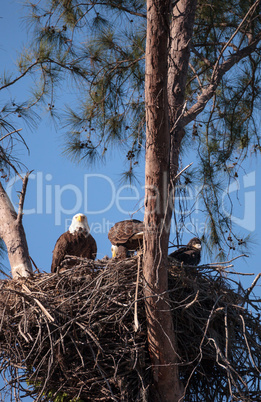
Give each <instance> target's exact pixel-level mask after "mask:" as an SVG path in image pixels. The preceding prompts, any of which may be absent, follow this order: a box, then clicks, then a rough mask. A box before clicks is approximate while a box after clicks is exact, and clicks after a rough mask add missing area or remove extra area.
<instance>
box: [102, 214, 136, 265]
mask: <svg viewBox="0 0 261 402" xmlns="http://www.w3.org/2000/svg"><path fill="white" fill-rule="evenodd" d="M143 232H144V223H143V222H141V221H139V220H137V219H129V220H126V221H120V222H117V223H115V225H114V226H113V227H112V228H111V229H110V230H109V233H108V238H109V240H110V242H111V244H112V247H111V249H112V257H113V258H115V257H117V258H119V259H124V258H127V257H130V256H131V255H132V254H133V252H135V251H136V250H138V249H139V248H141V247H142V245H143Z"/></svg>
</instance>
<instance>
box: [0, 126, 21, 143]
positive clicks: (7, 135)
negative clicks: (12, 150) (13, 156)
mask: <svg viewBox="0 0 261 402" xmlns="http://www.w3.org/2000/svg"><path fill="white" fill-rule="evenodd" d="M21 130H22V128H18V129H17V130H14V131H11V133H7V134H6V135H4V136H3V137H1V138H0V141H3V140H4V139H5V138H6V137H9V135H12V134H15V133H18V132H19V131H21Z"/></svg>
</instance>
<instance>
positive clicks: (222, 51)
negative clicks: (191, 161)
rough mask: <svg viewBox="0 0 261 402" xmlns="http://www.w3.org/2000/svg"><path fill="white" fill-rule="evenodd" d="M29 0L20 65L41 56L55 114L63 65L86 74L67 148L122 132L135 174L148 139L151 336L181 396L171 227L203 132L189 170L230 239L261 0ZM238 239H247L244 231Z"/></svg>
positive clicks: (156, 369) (26, 67)
mask: <svg viewBox="0 0 261 402" xmlns="http://www.w3.org/2000/svg"><path fill="white" fill-rule="evenodd" d="M28 5H29V7H30V9H31V16H30V18H31V19H30V21H31V22H32V24H33V28H34V31H33V32H34V35H33V44H32V46H31V51H30V52H29V51H27V52H26V51H24V52H23V54H22V56H21V59H20V62H19V65H20V69H21V74H30V73H35V74H37V71H38V69H39V67H40V77H39V78H40V80H39V82H40V86H39V88H37V89H36V91H35V99H36V100H37V101H39V100H40V99H44V98H46V96H48V93H49V94H51V98H50V99H51V100H50V102H49V109H50V113H51V114H54V110H55V101H54V99H55V89H56V85H57V83H61V80H64V79H65V78H64V73H68V76H69V77H72V78H73V79H75V82H76V84H77V88H78V90H79V98H81V99H82V101H81V102H79V104H78V105H77V107H76V109H75V110H74V109H72V108H68V109H67V126H68V130H69V133H68V142H67V150H66V152H67V153H68V154H69V155H71V156H72V157H73V158H75V159H76V160H77V159H84V160H86V161H93V160H94V159H95V158H97V157H104V155H106V151H107V149H108V147H109V146H110V145H111V144H112V143H114V142H115V141H116V142H117V141H118V142H119V143H123V144H124V145H125V147H126V149H127V158H128V160H129V161H130V168H129V171H128V172H126V173H125V176H126V177H128V178H131V177H132V176H133V175H134V167H135V166H136V163H137V162H138V157H139V155H140V154H141V152H142V148H143V147H144V145H145V146H146V171H145V176H146V177H145V184H146V194H145V224H146V228H147V230H146V233H145V238H144V243H145V244H144V264H143V270H144V277H145V279H146V281H147V282H146V283H147V285H146V287H145V296H146V311H147V322H148V343H149V349H150V353H151V361H152V366H153V374H154V385H155V388H156V391H157V393H158V395H160V397H159V398H161V399H162V400H164V401H178V400H180V395H181V394H182V391H181V388H180V384H179V380H178V371H177V366H176V360H177V356H176V351H175V333H174V330H173V324H172V318H171V314H170V311H169V309H168V297H167V296H166V298H164V299H161V295H162V294H164V293H165V292H167V291H168V285H167V264H166V260H167V250H168V240H169V228H170V220H171V215H172V207H173V203H174V202H176V199H177V197H178V194H177V192H176V187H177V186H176V183H177V175H178V170H179V168H180V166H181V156H182V148H184V147H185V146H186V147H187V146H188V144H191V143H192V140H194V144H195V146H194V147H193V146H191V149H192V150H194V152H196V153H197V157H198V169H197V171H195V172H194V174H193V177H192V179H190V180H193V181H195V180H196V179H197V180H199V182H201V183H203V184H204V186H203V187H202V190H201V196H202V200H203V202H204V203H205V207H206V212H207V214H208V218H209V222H210V223H209V227H210V229H211V231H210V232H211V236H210V237H209V238H210V239H211V241H212V244H214V245H216V246H218V247H222V245H224V244H228V245H229V246H230V247H231V243H230V240H228V238H226V236H225V234H224V233H225V231H226V230H228V229H229V230H230V222H229V221H228V219H224V216H222V215H220V213H219V211H220V208H219V206H220V199H219V193H218V189H219V183H220V180H221V178H223V177H224V176H225V177H226V178H227V179H228V180H230V179H231V178H233V177H236V175H237V171H238V169H239V168H240V166H241V164H242V162H243V160H244V159H245V158H246V157H247V156H248V153H249V151H251V150H253V151H254V152H257V151H259V150H260V143H259V135H258V128H257V127H256V124H255V116H256V113H257V111H258V108H259V100H260V87H259V79H260V60H261V59H260V40H261V31H260V14H259V8H260V0H256V1H251V0H250V1H248V2H245V1H244V2H243V1H241V0H235V1H233V2H230V3H228V4H227V3H226V4H224V3H223V2H221V1H220V0H213V1H198V2H197V1H196V0H179V1H177V2H170V1H167V0H164V1H159V0H154V1H152V0H148V1H147V2H144V1H139V0H133V1H109V0H107V1H99V2H96V1H91V2H88V3H85V2H80V1H78V0H66V1H63V0H53V1H44V0H42V1H39V2H38V3H37V4H31V3H28ZM146 6H147V8H146ZM146 18H147V26H146ZM145 44H146V53H145ZM144 90H145V98H144ZM145 116H146V118H145ZM145 143H146V144H145ZM220 172H222V173H223V176H222V175H221V173H220ZM164 175H165V176H166V180H165V181H164V178H163V176H164ZM187 180H188V179H187ZM166 195H167V196H166ZM210 201H211V202H210ZM232 240H233V241H234V242H236V243H241V241H240V239H238V237H237V236H236V235H234V238H233V239H232ZM152 295H153V297H152ZM155 295H157V297H156V298H155ZM161 399H160V400H161Z"/></svg>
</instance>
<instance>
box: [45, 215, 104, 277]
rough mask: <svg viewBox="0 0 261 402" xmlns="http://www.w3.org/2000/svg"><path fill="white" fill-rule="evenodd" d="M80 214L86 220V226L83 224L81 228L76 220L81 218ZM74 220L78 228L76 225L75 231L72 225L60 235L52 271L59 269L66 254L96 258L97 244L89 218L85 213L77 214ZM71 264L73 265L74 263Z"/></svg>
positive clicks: (54, 252) (55, 249)
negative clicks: (90, 227)
mask: <svg viewBox="0 0 261 402" xmlns="http://www.w3.org/2000/svg"><path fill="white" fill-rule="evenodd" d="M79 216H80V219H81V220H84V224H85V225H86V227H83V225H82V226H81V227H79V228H78V227H77V222H76V220H79ZM85 221H86V222H85ZM73 222H74V225H76V228H75V226H74V228H73V231H70V228H71V227H70V228H69V230H68V231H67V232H65V233H63V234H62V235H61V236H60V237H59V239H58V240H57V242H56V244H55V247H54V250H53V260H52V265H51V272H56V271H57V268H58V267H59V265H60V264H61V262H62V261H63V260H64V257H65V256H66V255H72V256H76V257H82V258H88V259H91V260H95V258H96V254H97V245H96V241H95V239H94V238H93V237H92V235H91V234H90V233H89V227H88V223H87V218H86V217H85V216H84V215H83V214H77V215H75V216H74V217H73ZM71 265H73V263H72V264H71ZM69 266H70V265H69Z"/></svg>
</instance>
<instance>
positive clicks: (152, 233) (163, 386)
mask: <svg viewBox="0 0 261 402" xmlns="http://www.w3.org/2000/svg"><path fill="white" fill-rule="evenodd" d="M169 11H170V1H169V0H168V1H167V0H165V1H162V0H156V1H155V0H148V1H147V42H146V72H145V100H146V129H147V133H146V168H145V185H146V186H145V218H144V222H145V225H146V231H145V236H144V261H143V269H144V278H145V285H144V294H145V298H146V299H145V302H146V315H147V327H148V344H149V351H150V357H151V363H152V369H153V379H154V386H155V393H154V395H153V396H152V398H154V400H158V401H162V402H163V401H164V402H167V401H169V402H177V401H179V400H181V399H180V398H181V396H182V392H181V387H180V383H179V373H178V365H177V363H178V361H179V360H178V355H177V353H176V349H177V348H176V341H175V334H174V328H173V321H172V314H171V311H170V307H169V303H168V294H167V292H166V291H167V290H168V260H167V255H168V240H169V230H170V227H169V222H167V221H166V211H167V205H168V184H169V155H170V132H169V124H168V98H167V73H168V40H169Z"/></svg>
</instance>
